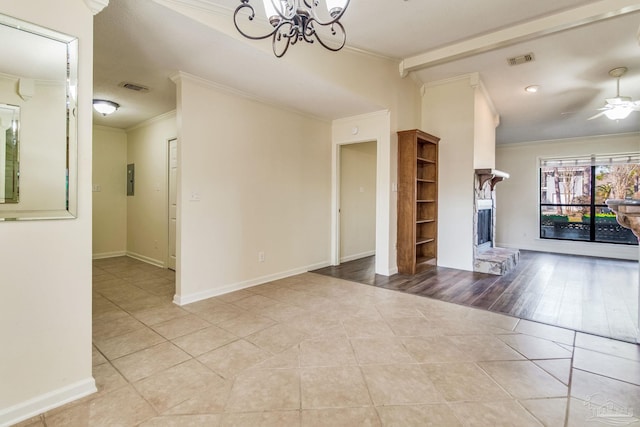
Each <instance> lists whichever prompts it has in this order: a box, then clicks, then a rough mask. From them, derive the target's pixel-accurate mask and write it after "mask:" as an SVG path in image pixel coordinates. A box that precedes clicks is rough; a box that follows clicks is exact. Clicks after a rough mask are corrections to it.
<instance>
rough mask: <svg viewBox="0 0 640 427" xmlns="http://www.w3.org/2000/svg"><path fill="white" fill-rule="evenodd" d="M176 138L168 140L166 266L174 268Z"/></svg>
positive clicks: (176, 176)
mask: <svg viewBox="0 0 640 427" xmlns="http://www.w3.org/2000/svg"><path fill="white" fill-rule="evenodd" d="M177 178H178V140H177V139H172V140H170V141H169V261H168V265H167V267H168V268H170V269H171V270H175V269H176V212H177V210H178V209H177V189H178V183H177V181H178V179H177Z"/></svg>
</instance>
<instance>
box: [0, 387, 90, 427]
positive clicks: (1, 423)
mask: <svg viewBox="0 0 640 427" xmlns="http://www.w3.org/2000/svg"><path fill="white" fill-rule="evenodd" d="M96 391H98V389H97V388H96V382H95V380H94V379H93V378H92V377H89V378H87V379H86V380H82V381H78V382H77V383H74V384H70V385H68V386H66V387H62V388H59V389H57V390H53V391H50V392H48V393H45V394H42V395H40V396H37V397H34V398H33V399H29V400H27V401H25V402H21V403H18V404H17V405H13V406H10V407H8V408H4V409H0V427H5V426H10V425H13V424H16V423H19V422H20V421H24V420H26V419H29V418H31V417H35V416H36V415H38V414H41V413H43V412H46V411H49V410H51V409H53V408H57V407H59V406H62V405H65V404H67V403H69V402H72V401H74V400H77V399H80V398H82V397H85V396H88V395H90V394H92V393H95V392H96Z"/></svg>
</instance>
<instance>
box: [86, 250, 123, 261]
mask: <svg viewBox="0 0 640 427" xmlns="http://www.w3.org/2000/svg"><path fill="white" fill-rule="evenodd" d="M119 256H127V251H117V252H102V253H100V254H93V256H92V258H93V259H105V258H116V257H119Z"/></svg>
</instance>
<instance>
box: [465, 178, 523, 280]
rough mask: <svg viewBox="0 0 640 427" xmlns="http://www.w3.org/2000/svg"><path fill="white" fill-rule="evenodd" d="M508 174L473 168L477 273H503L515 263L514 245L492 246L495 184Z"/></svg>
mask: <svg viewBox="0 0 640 427" xmlns="http://www.w3.org/2000/svg"><path fill="white" fill-rule="evenodd" d="M507 178H509V174H508V173H506V172H502V171H498V170H495V169H476V180H475V209H474V211H475V212H474V224H473V231H474V236H473V243H474V252H473V255H474V260H473V270H474V271H477V272H480V273H490V274H500V275H501V274H506V273H507V272H508V271H509V270H511V269H512V268H514V267H515V266H516V264H517V263H518V259H519V256H520V252H519V251H518V250H517V249H511V248H498V247H495V224H496V211H495V207H496V203H495V191H494V190H495V186H496V184H498V183H499V182H502V181H503V180H505V179H507Z"/></svg>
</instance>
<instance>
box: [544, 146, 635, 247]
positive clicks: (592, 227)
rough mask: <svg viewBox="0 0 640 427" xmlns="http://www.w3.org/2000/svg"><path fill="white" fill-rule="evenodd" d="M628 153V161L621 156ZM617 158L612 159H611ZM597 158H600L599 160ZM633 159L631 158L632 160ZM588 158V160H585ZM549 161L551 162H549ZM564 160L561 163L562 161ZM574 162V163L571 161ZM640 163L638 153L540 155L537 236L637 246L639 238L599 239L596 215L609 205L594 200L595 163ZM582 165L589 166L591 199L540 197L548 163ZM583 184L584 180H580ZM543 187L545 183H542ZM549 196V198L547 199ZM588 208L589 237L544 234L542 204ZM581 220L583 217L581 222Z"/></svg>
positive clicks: (595, 184) (547, 238) (553, 164)
mask: <svg viewBox="0 0 640 427" xmlns="http://www.w3.org/2000/svg"><path fill="white" fill-rule="evenodd" d="M625 157H627V159H628V160H627V161H624V160H622V161H621V160H620V159H624V158H625ZM614 158H615V159H617V161H614V160H613V159H614ZM603 159H609V161H608V162H607V161H603ZM598 160H599V161H598ZM632 160H633V161H632ZM587 161H588V163H587ZM549 163H551V165H549ZM563 163H564V164H563ZM572 163H573V164H572ZM634 163H636V164H640V154H636V153H633V154H624V155H602V156H595V155H591V156H589V157H586V156H579V157H572V158H562V159H555V158H554V159H543V158H540V159H539V162H538V237H539V238H540V239H544V240H559V241H572V242H585V243H606V244H614V245H626V246H638V242H637V241H635V243H632V242H628V241H618V242H616V241H603V240H598V236H597V222H596V220H597V216H596V214H597V213H598V211H599V210H602V209H607V210H609V208H608V206H607V205H606V204H604V203H597V200H596V199H597V198H596V190H597V175H596V169H597V168H598V166H607V165H614V164H634ZM571 166H574V167H582V168H585V169H586V167H587V166H588V167H589V168H590V174H589V190H590V203H546V202H545V201H543V200H542V191H543V185H544V186H546V185H547V182H546V181H545V179H544V178H545V174H544V172H543V170H544V169H545V168H549V167H565V168H566V167H571ZM582 185H583V186H584V181H583V182H582ZM544 188H546V187H544ZM547 200H548V199H547ZM545 207H546V208H549V207H551V208H554V207H555V208H557V207H563V208H565V207H566V208H588V209H589V224H588V225H589V237H588V239H580V238H569V237H557V236H555V235H554V236H553V237H550V236H547V235H545V233H544V230H543V225H544V220H543V208H545ZM582 224H584V221H583V222H582Z"/></svg>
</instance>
